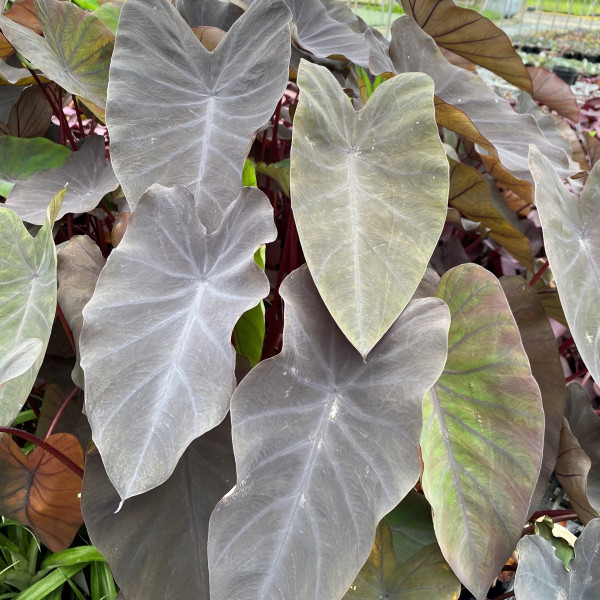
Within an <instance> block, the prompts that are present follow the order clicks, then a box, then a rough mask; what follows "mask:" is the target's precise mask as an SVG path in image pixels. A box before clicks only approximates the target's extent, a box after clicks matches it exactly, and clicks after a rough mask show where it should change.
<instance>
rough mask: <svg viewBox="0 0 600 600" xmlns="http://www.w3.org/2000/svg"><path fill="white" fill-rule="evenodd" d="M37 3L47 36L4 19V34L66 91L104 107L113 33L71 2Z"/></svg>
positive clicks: (0, 20)
mask: <svg viewBox="0 0 600 600" xmlns="http://www.w3.org/2000/svg"><path fill="white" fill-rule="evenodd" d="M34 3H35V7H36V9H37V14H38V18H39V20H40V23H41V25H42V29H43V31H44V37H41V36H39V35H38V34H37V33H35V32H33V31H31V30H30V29H27V28H26V27H23V26H22V25H18V24H17V23H14V22H13V21H11V20H10V19H7V18H6V17H3V16H0V27H1V28H2V32H3V33H4V35H5V36H6V37H7V38H8V39H9V41H10V43H11V44H12V45H13V46H14V47H15V48H16V49H17V50H18V51H19V52H20V53H21V54H22V55H23V56H25V57H26V58H27V59H28V60H30V61H31V62H32V63H33V64H34V65H35V66H36V67H38V68H39V69H41V70H42V71H43V72H44V74H45V75H47V76H48V77H49V78H50V79H52V80H54V81H56V83H58V84H59V85H60V86H61V87H63V88H64V89H65V90H67V91H68V92H70V93H72V94H76V95H77V96H81V97H82V98H85V99H87V100H91V101H92V102H94V103H95V104H97V105H98V106H101V107H104V106H105V104H106V86H107V85H108V65H109V63H110V57H111V54H112V49H113V40H114V36H113V34H112V33H111V32H110V31H109V30H108V29H107V28H106V27H105V26H104V24H103V23H102V22H101V21H100V20H99V19H98V18H97V17H96V16H95V15H94V14H92V13H89V12H86V11H84V10H82V9H81V8H79V7H78V6H77V5H75V4H72V3H71V2H61V1H60V0H34Z"/></svg>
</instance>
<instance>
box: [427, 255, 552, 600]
mask: <svg viewBox="0 0 600 600" xmlns="http://www.w3.org/2000/svg"><path fill="white" fill-rule="evenodd" d="M437 296H438V297H440V298H442V300H444V301H445V302H446V303H447V304H448V306H449V307H450V313H451V315H452V321H451V325H450V332H449V339H448V360H447V362H446V366H445V368H444V371H443V373H442V375H441V376H440V378H439V380H438V381H437V383H436V384H435V385H434V386H433V388H432V389H431V390H430V392H429V393H428V394H427V396H426V398H425V401H424V404H423V420H424V422H423V433H422V436H421V451H422V455H423V463H424V465H425V466H424V471H423V477H422V481H423V490H424V492H425V495H426V496H427V499H428V500H429V502H430V503H431V506H432V508H433V514H434V517H433V522H434V526H435V532H436V536H437V539H438V541H439V544H440V547H441V549H442V552H443V554H444V556H445V557H446V560H447V561H448V562H449V563H450V565H451V567H452V569H453V571H454V572H455V573H456V574H457V575H458V577H459V579H460V580H461V581H462V582H463V583H464V584H465V586H466V587H467V588H469V590H470V591H471V592H473V594H474V595H475V597H476V598H477V599H478V600H482V599H483V598H485V596H486V593H487V591H488V588H489V587H490V585H491V584H492V582H493V580H494V578H495V577H496V575H497V574H498V572H499V571H500V569H501V568H502V566H503V565H504V564H505V561H506V560H507V559H508V558H509V557H510V555H511V553H512V551H513V550H514V547H515V545H516V543H517V541H518V539H519V537H520V534H521V530H522V527H523V525H524V524H525V522H526V521H527V517H528V516H529V515H528V510H529V503H530V501H531V496H532V493H533V490H534V487H535V482H536V481H537V478H538V473H539V470H540V463H541V459H542V452H543V441H544V437H543V435H544V414H543V410H542V404H541V397H540V391H539V388H538V385H537V383H536V381H535V379H534V378H533V376H532V374H531V369H530V366H529V361H528V359H527V355H526V354H525V350H524V349H523V345H522V343H521V337H520V335H519V330H518V329H517V325H516V323H515V320H514V318H513V316H512V314H511V311H510V308H509V306H508V303H507V301H506V298H505V296H504V294H503V292H502V288H501V287H500V284H499V282H498V280H497V279H496V278H495V277H494V276H493V275H492V274H491V273H490V272H488V271H486V270H485V269H484V268H482V267H480V266H478V265H474V264H467V265H461V266H459V267H456V268H454V269H452V270H451V271H448V273H446V274H445V275H444V276H443V277H442V279H441V281H440V284H439V286H438V289H437ZM483 531H485V532H488V534H486V535H482V533H481V532H483Z"/></svg>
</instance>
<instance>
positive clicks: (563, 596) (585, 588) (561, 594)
mask: <svg viewBox="0 0 600 600" xmlns="http://www.w3.org/2000/svg"><path fill="white" fill-rule="evenodd" d="M517 550H518V552H519V568H518V569H517V576H516V578H515V600H549V598H555V599H556V600H595V599H596V598H598V590H599V589H600V519H594V520H593V521H590V522H589V523H588V524H587V525H586V527H585V529H584V530H583V532H582V533H581V535H580V536H579V538H578V539H577V541H576V542H575V558H574V559H573V560H572V561H571V564H570V568H571V570H570V571H567V570H566V569H565V567H564V565H563V563H562V562H561V561H560V560H559V559H558V558H557V557H556V556H555V554H554V548H553V547H552V545H551V544H550V543H549V542H547V541H546V540H545V539H543V538H541V537H539V536H537V535H527V536H525V537H524V538H523V539H522V540H521V541H520V542H519V545H518V546H517Z"/></svg>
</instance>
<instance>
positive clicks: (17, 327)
mask: <svg viewBox="0 0 600 600" xmlns="http://www.w3.org/2000/svg"><path fill="white" fill-rule="evenodd" d="M63 196H64V191H62V192H60V193H59V194H57V195H56V196H55V197H54V199H53V200H52V202H51V203H50V207H49V208H48V211H47V217H46V222H45V223H44V226H43V227H42V228H41V229H40V231H39V232H38V234H37V236H36V237H35V238H32V237H31V235H30V234H29V232H28V231H27V229H25V226H24V225H23V223H22V221H21V219H20V218H19V217H18V215H17V214H16V213H14V212H13V211H12V210H8V209H6V208H0V284H1V285H0V323H2V327H0V356H2V357H5V356H6V354H8V353H10V352H11V351H13V349H14V348H17V347H20V348H21V349H22V350H25V349H26V346H24V344H27V348H29V349H28V350H27V353H28V354H29V352H30V350H31V348H30V346H29V345H30V344H31V342H29V341H28V340H31V339H37V340H40V341H41V342H42V348H41V350H40V352H39V355H38V357H37V359H36V360H35V361H34V362H33V364H32V365H31V366H30V368H28V369H27V370H26V371H24V372H23V373H22V374H21V375H19V376H18V377H15V378H13V379H11V380H10V381H9V382H8V383H7V384H6V385H5V386H3V387H2V388H1V389H0V425H10V423H12V421H13V419H14V418H15V417H16V416H17V414H18V413H19V411H20V410H21V407H22V406H23V403H24V402H25V400H27V396H29V392H30V391H31V387H32V386H33V383H34V381H35V378H36V376H37V372H38V370H39V368H40V366H41V364H42V360H43V358H44V354H45V352H46V347H47V345H48V339H49V338H50V331H51V329H52V322H53V321H54V313H55V311H56V249H55V247H54V241H53V239H52V226H53V224H54V220H55V218H56V214H57V213H58V211H59V210H60V204H61V202H62V198H63Z"/></svg>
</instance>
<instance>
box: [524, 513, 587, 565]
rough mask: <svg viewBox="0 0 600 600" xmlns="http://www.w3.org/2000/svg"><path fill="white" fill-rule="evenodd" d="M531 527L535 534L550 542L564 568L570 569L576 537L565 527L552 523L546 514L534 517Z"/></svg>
mask: <svg viewBox="0 0 600 600" xmlns="http://www.w3.org/2000/svg"><path fill="white" fill-rule="evenodd" d="M533 527H534V531H535V534H536V535H539V536H540V537H543V538H544V539H545V540H546V541H548V542H550V544H551V545H552V547H553V548H554V553H555V554H556V557H557V558H558V559H560V561H561V562H562V563H563V565H565V568H566V569H567V570H568V571H570V570H571V569H569V563H570V562H571V559H572V558H573V556H574V554H575V553H574V551H573V546H574V544H575V540H576V539H577V538H576V537H575V536H574V535H573V534H572V533H571V532H570V531H569V530H568V529H567V528H566V527H562V526H561V525H559V524H558V523H554V522H553V521H552V519H551V518H550V517H547V516H546V515H544V516H543V517H540V518H539V519H536V520H535V523H534V524H533Z"/></svg>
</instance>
